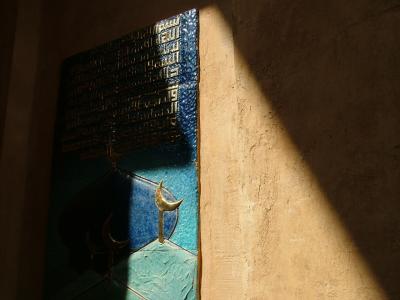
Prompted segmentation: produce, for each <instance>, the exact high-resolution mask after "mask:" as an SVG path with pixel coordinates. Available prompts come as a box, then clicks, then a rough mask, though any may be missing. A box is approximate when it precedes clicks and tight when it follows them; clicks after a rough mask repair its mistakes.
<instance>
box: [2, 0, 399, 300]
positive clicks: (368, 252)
mask: <svg viewBox="0 0 400 300" xmlns="http://www.w3.org/2000/svg"><path fill="white" fill-rule="evenodd" d="M397 3H398V2H397V1H394V0H392V1H390V0H384V1H375V0H356V1H344V0H332V1H330V0H329V1H316V0H315V1H314V0H311V1H306V2H304V1H297V0H283V1H270V0H267V1H261V0H254V1H238V0H236V1H219V2H218V3H216V4H215V3H213V2H211V1H178V0H176V1H127V0H119V1H108V2H107V1H76V0H70V1H46V2H45V4H44V5H43V10H42V15H43V16H44V17H43V18H42V27H41V31H40V44H39V57H38V58H37V62H38V63H37V65H36V67H37V75H36V76H35V77H34V78H31V79H30V80H31V82H34V83H35V91H34V93H33V92H32V91H31V90H28V91H27V93H28V94H29V95H30V96H32V95H34V96H35V97H34V99H33V101H34V102H33V103H34V105H33V113H32V114H31V115H30V116H31V123H30V126H29V127H30V128H27V127H26V126H25V127H22V129H21V130H25V133H26V134H29V146H28V147H27V148H25V149H26V150H25V151H26V152H28V154H27V162H28V163H25V161H23V163H21V162H17V161H12V160H11V165H10V160H8V159H7V162H9V164H8V165H7V168H8V169H10V168H14V169H17V170H19V172H21V173H20V174H22V175H23V176H22V177H17V176H14V177H13V179H12V180H11V179H8V181H7V182H8V189H5V191H7V193H9V194H4V192H3V194H2V199H1V202H2V203H3V206H4V203H7V200H8V199H7V197H9V196H10V193H12V190H13V189H15V188H16V187H17V188H18V187H19V186H22V187H24V188H23V189H22V191H19V193H20V194H19V196H18V197H14V198H13V199H14V200H13V201H16V202H15V203H17V204H15V207H14V214H16V215H18V213H19V214H20V215H21V218H20V219H18V218H17V221H18V222H19V223H18V224H17V225H16V226H20V227H19V230H16V231H15V234H17V235H18V238H15V239H12V243H9V245H8V248H7V249H11V250H12V249H17V251H16V253H18V254H19V253H21V254H25V253H26V252H27V251H26V249H29V251H28V252H29V253H30V255H21V256H20V257H19V259H18V254H17V255H15V254H14V255H13V254H12V253H11V252H10V251H11V250H10V251H9V252H7V255H8V256H7V255H6V256H3V257H2V258H1V260H2V262H4V261H6V260H8V261H9V262H10V263H9V266H12V264H13V263H14V262H15V263H16V266H18V267H17V270H19V271H18V273H17V275H15V276H14V277H13V278H12V279H9V280H10V282H12V284H11V285H10V286H9V287H8V290H12V289H13V288H14V292H11V294H10V295H12V293H16V292H15V289H17V290H18V293H16V294H17V295H18V296H19V298H20V299H22V298H24V299H32V297H33V298H38V297H39V295H40V286H41V281H40V279H39V278H40V276H41V271H42V269H41V266H42V263H43V261H42V260H43V241H44V228H45V219H46V207H47V199H48V190H49V181H50V165H51V160H50V157H51V144H52V134H53V124H54V117H55V109H56V106H55V105H56V99H57V88H58V79H59V77H58V70H59V69H58V68H59V65H60V63H61V61H62V59H63V58H65V57H67V56H69V55H71V54H74V53H76V52H79V51H81V50H84V49H88V48H91V47H93V46H95V45H97V44H100V43H102V42H104V41H107V40H110V39H113V38H116V37H118V36H120V35H122V34H124V33H127V32H129V31H132V30H133V29H135V28H137V27H140V26H143V25H146V24H149V23H151V22H154V21H156V20H158V19H161V18H163V17H167V16H169V15H173V14H175V13H178V12H180V11H182V10H184V9H187V8H190V7H193V6H197V7H199V8H200V9H201V10H200V11H201V13H200V22H201V25H200V29H201V32H200V58H201V62H200V63H201V82H200V122H201V126H200V128H201V132H200V137H201V150H200V155H201V158H200V160H201V161H200V163H201V249H202V264H203V267H202V279H201V288H202V289H201V294H202V297H203V299H212V300H214V299H262V300H263V299H273V300H274V299H398V298H400V286H399V285H398V284H397V283H398V278H400V239H399V236H400V214H399V213H398V212H399V208H400V197H399V194H400V185H399V183H400V165H399V164H400V135H399V134H398V133H399V130H400V101H399V99H398V97H399V95H400V51H399V48H400V47H399V46H400V40H399V36H400V10H399V9H398V6H397V5H398V4H397ZM156 4H157V5H156ZM18 37H21V38H23V37H24V36H23V35H21V34H18V35H17V38H18ZM23 40H25V38H23ZM14 52H15V50H14ZM32 70H34V68H33V69H32ZM33 74H34V73H33ZM17 82H18V81H17ZM22 97H23V96H22V95H19V96H17V98H16V99H22ZM10 99H11V98H10ZM16 99H11V100H12V101H14V102H15V101H17V100H16ZM25 99H26V98H25ZM30 116H29V117H30ZM24 120H25V119H24ZM28 120H29V118H28ZM24 124H25V123H24ZM14 131H15V128H13V127H9V128H6V132H5V137H6V136H7V134H8V135H9V136H11V137H12V136H13V133H14ZM9 145H10V146H9V147H11V148H9V150H8V151H11V150H12V149H13V148H12V147H14V146H13V145H16V144H9ZM18 145H19V146H18ZM18 145H17V146H18V147H21V145H22V146H23V145H25V144H18ZM17 146H15V147H17ZM28 150H29V151H28ZM9 153H10V152H9ZM4 159H5V158H4V155H3V156H2V160H3V161H4ZM3 161H2V165H1V166H2V169H1V173H2V176H3V177H5V176H6V174H7V169H6V168H5V167H4V166H5V165H4V162H3ZM12 164H14V165H12ZM2 188H3V190H4V186H3V187H2ZM18 203H19V204H18ZM19 205H22V206H19ZM3 206H2V207H3ZM22 208H23V210H22V212H21V209H22ZM7 220H8V222H9V224H12V222H11V221H12V220H11V219H7ZM17 221H16V222H17ZM3 225H4V224H3ZM21 228H23V230H22V229H21ZM0 230H1V234H2V235H3V236H4V235H5V232H6V231H7V230H8V228H7V225H4V226H2V227H0ZM22 233H23V234H22ZM33 257H34V259H33ZM10 259H11V260H10ZM10 270H11V271H15V270H14V269H12V267H10ZM2 289H3V290H6V289H7V287H2ZM14 295H15V294H14ZM10 299H12V298H10Z"/></svg>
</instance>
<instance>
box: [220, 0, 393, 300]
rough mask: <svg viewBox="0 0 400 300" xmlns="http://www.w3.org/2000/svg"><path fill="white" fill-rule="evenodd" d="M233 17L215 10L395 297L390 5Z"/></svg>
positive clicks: (276, 9) (247, 8) (335, 4)
mask: <svg viewBox="0 0 400 300" xmlns="http://www.w3.org/2000/svg"><path fill="white" fill-rule="evenodd" d="M397 2H398V1H397ZM233 10H234V12H233V14H232V15H228V14H227V10H226V9H224V7H222V6H221V12H222V13H224V14H225V17H226V19H227V21H228V22H230V23H231V25H232V27H233V32H234V40H235V45H236V47H237V49H238V50H239V51H240V54H241V55H242V56H243V57H244V58H245V60H246V62H247V64H248V66H249V68H250V70H251V71H252V73H253V75H254V77H255V79H256V80H257V82H258V84H259V86H260V87H261V88H262V90H263V92H264V94H265V95H267V97H268V99H270V101H271V104H272V106H273V108H274V110H275V111H276V113H277V114H278V116H279V118H280V119H281V121H282V123H283V124H284V126H285V127H286V130H287V131H288V133H289V136H290V137H291V139H292V141H293V142H294V143H295V144H296V145H297V147H298V149H299V151H300V152H301V155H302V157H303V158H304V159H305V161H306V162H307V163H308V165H309V167H310V168H311V170H312V172H313V173H314V175H315V176H316V177H317V178H318V180H319V182H320V185H321V187H322V189H323V190H324V192H325V193H326V194H327V198H328V199H329V201H331V203H330V204H331V205H332V207H333V208H335V210H336V211H337V214H338V216H339V217H340V219H341V221H342V223H343V225H344V227H345V228H346V229H347V231H348V232H349V234H350V236H351V238H352V239H353V240H354V242H355V245H356V247H357V248H358V249H359V251H360V253H361V254H362V256H363V258H364V260H365V261H366V263H367V264H368V265H369V267H370V269H371V270H372V272H373V273H374V275H375V276H376V278H377V280H378V282H379V284H380V285H381V287H382V288H383V289H384V290H385V292H386V295H387V297H388V298H390V299H399V297H400V285H399V284H398V278H399V277H400V214H399V211H400V198H399V195H400V184H399V183H400V135H399V132H400V101H399V96H400V82H399V81H400V71H399V70H400V52H399V51H398V49H399V47H400V42H399V40H398V36H399V33H400V29H399V28H400V18H399V16H400V7H399V6H396V1H380V2H376V1H355V2H351V3H350V2H348V1H342V0H340V1H336V0H335V1H322V2H321V1H308V2H304V1H290V0H284V1H262V0H257V1H252V2H251V4H250V3H249V2H245V1H237V3H236V6H235V7H234V8H233ZM237 12H240V14H239V13H237ZM235 25H236V26H237V27H235ZM249 45H251V46H249ZM261 58H262V59H261Z"/></svg>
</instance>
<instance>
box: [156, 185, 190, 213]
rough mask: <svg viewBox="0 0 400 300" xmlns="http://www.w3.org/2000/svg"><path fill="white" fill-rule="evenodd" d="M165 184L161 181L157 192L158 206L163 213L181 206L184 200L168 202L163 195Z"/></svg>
mask: <svg viewBox="0 0 400 300" xmlns="http://www.w3.org/2000/svg"><path fill="white" fill-rule="evenodd" d="M162 188H163V182H162V181H161V182H160V184H159V185H158V187H157V190H156V204H157V207H158V209H159V210H161V211H172V210H175V209H177V208H178V207H179V205H181V203H182V201H183V200H178V201H176V202H168V201H167V200H166V199H165V198H164V196H163V195H162Z"/></svg>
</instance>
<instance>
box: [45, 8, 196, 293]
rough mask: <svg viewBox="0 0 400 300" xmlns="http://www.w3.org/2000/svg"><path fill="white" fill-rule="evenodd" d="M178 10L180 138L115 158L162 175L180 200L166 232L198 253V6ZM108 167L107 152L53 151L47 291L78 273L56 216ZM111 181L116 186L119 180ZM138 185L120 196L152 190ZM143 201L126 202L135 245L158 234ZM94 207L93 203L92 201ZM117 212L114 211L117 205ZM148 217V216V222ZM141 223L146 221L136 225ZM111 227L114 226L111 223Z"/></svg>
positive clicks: (126, 166) (146, 173)
mask: <svg viewBox="0 0 400 300" xmlns="http://www.w3.org/2000/svg"><path fill="white" fill-rule="evenodd" d="M180 16H181V20H180V22H181V32H180V39H181V46H180V57H181V61H180V75H179V76H178V77H177V78H173V79H171V80H166V81H168V82H169V83H179V111H178V124H179V126H180V131H181V134H182V137H183V138H182V140H181V141H180V142H179V143H177V144H174V145H161V146H158V147H155V148H151V149H145V150H140V151H134V152H131V153H128V154H126V155H124V156H123V157H122V158H121V159H120V160H119V161H118V168H120V169H121V170H126V172H127V173H133V174H136V175H139V176H141V177H144V178H146V179H148V180H150V181H153V182H160V181H161V180H163V181H164V186H165V188H166V189H168V191H170V192H171V193H172V195H173V196H171V198H170V200H171V199H183V200H184V201H183V202H182V204H181V206H180V207H179V212H178V213H177V212H170V213H166V214H165V231H166V237H168V236H169V234H170V233H171V232H172V231H173V230H174V231H173V233H172V235H171V237H170V238H169V239H170V240H171V242H173V243H175V244H176V245H178V246H180V247H182V248H184V249H186V250H188V251H190V252H192V253H193V254H195V255H197V251H198V218H199V216H198V208H199V206H198V196H199V195H198V173H197V94H198V90H197V89H198V79H199V69H198V49H197V48H198V40H197V39H198V13H197V11H196V10H190V11H187V12H185V13H183V14H181V15H180ZM109 171H110V163H109V161H108V160H107V159H106V158H97V159H91V160H80V159H79V157H77V156H76V155H72V154H69V155H65V156H63V157H62V158H61V159H60V157H55V161H54V171H53V189H52V194H51V199H52V201H51V204H50V213H49V226H48V230H49V233H48V236H49V237H48V247H47V248H48V251H47V256H46V259H47V268H46V276H47V294H48V295H52V294H53V292H52V291H57V290H60V289H62V288H63V286H65V284H66V283H69V282H73V281H74V280H75V279H76V278H77V274H76V272H75V271H74V270H72V269H71V268H70V266H69V263H68V255H69V254H68V250H67V249H66V247H65V245H64V243H63V241H62V240H61V238H60V235H59V228H58V224H59V219H60V216H61V215H62V213H63V211H64V209H65V207H66V206H68V204H69V202H70V201H71V199H73V198H74V197H75V196H76V195H77V194H78V193H79V192H80V191H81V190H82V189H84V188H85V187H86V186H88V185H91V184H93V182H96V180H98V178H100V177H102V176H105V174H108V172H109ZM129 180H132V178H130V179H129ZM112 185H114V183H113V184H112ZM115 187H118V184H117V185H115V186H114V188H115ZM114 188H113V189H114ZM140 189H141V187H140V185H137V184H134V183H132V185H131V191H130V192H128V193H127V194H126V195H124V196H123V197H122V198H124V197H126V196H127V195H132V193H135V194H141V193H142V194H143V199H145V198H146V199H153V197H151V195H150V194H149V195H145V194H146V193H149V191H148V190H147V191H146V190H145V189H143V190H140ZM147 204H148V203H146V201H145V200H143V201H142V202H141V201H139V202H136V203H135V204H134V205H133V206H132V205H131V206H130V207H129V209H130V211H129V215H130V216H131V217H130V222H132V223H131V225H130V226H129V228H128V231H129V232H128V234H129V236H130V240H131V241H130V246H131V248H132V249H133V250H136V249H139V248H140V247H142V246H144V245H145V244H147V243H149V242H150V241H151V240H154V239H156V237H157V222H158V219H157V216H156V214H157V210H156V207H155V206H154V203H151V205H150V207H151V208H150V209H148V208H146V206H147ZM93 209H96V208H95V206H94V207H93ZM120 209H121V207H120ZM143 211H147V212H146V216H147V217H149V216H150V218H147V219H142V220H141V221H138V218H139V217H140V216H139V214H138V212H139V213H140V212H143ZM116 212H117V214H118V208H117V209H116ZM177 214H178V218H177ZM116 219H117V218H116ZM176 219H177V222H176ZM146 220H151V221H150V222H147V223H146ZM113 223H114V224H116V225H115V226H116V227H118V222H114V221H113ZM121 224H124V223H120V225H121ZM139 224H145V225H140V226H138V225H139ZM115 226H114V227H115ZM113 229H114V230H115V228H113ZM115 236H116V237H117V238H122V237H123V236H118V228H117V233H116V234H115ZM50 299H51V297H50Z"/></svg>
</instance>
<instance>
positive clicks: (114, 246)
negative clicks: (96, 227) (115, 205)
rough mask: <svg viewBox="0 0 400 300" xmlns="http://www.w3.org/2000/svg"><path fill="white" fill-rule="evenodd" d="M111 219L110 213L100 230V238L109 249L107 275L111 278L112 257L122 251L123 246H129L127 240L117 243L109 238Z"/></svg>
mask: <svg viewBox="0 0 400 300" xmlns="http://www.w3.org/2000/svg"><path fill="white" fill-rule="evenodd" d="M111 218H112V213H111V214H110V215H109V216H108V218H107V219H106V221H105V222H104V224H103V230H102V237H103V241H104V243H105V244H106V247H107V248H108V249H109V256H108V273H109V275H110V276H111V269H112V266H113V264H114V255H115V254H116V252H117V251H119V250H121V249H123V248H124V247H125V246H127V245H128V244H129V240H125V241H117V240H115V239H114V238H113V237H112V236H111V227H110V223H111Z"/></svg>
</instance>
